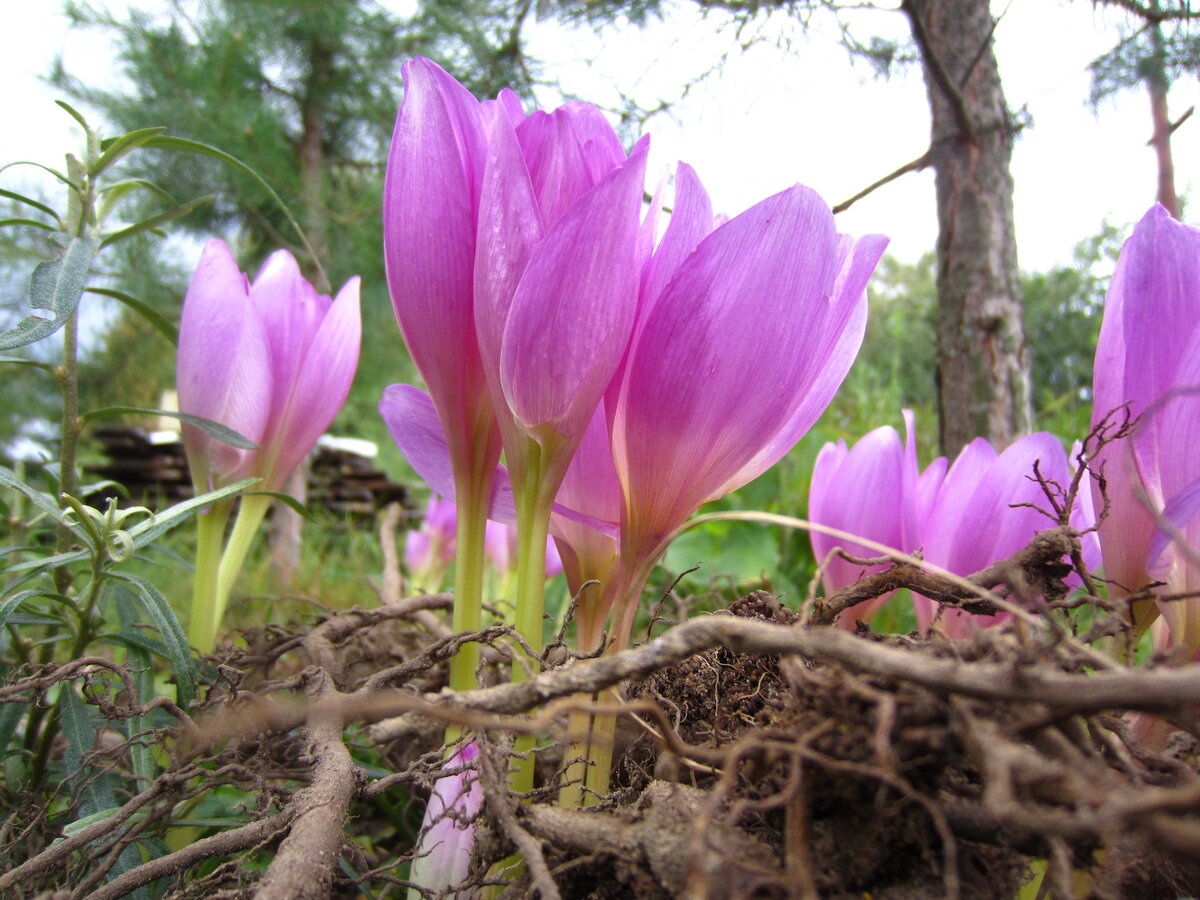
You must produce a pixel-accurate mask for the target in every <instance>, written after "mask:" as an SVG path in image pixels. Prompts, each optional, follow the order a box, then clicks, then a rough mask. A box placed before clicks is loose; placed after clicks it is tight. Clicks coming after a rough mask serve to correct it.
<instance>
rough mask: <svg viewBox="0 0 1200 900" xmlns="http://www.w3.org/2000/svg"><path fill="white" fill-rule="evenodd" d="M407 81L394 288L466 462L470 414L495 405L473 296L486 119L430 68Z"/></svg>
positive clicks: (388, 231) (416, 64) (399, 144)
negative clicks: (490, 402) (478, 405)
mask: <svg viewBox="0 0 1200 900" xmlns="http://www.w3.org/2000/svg"><path fill="white" fill-rule="evenodd" d="M403 73H404V80H405V95H404V103H403V105H402V106H401V107H400V113H399V116H398V117H397V120H396V130H395V132H394V134H393V136H392V148H391V155H390V156H389V159H388V169H387V179H386V182H385V185H384V196H383V233H384V255H385V261H386V263H387V274H388V287H389V289H390V291H391V295H392V305H393V307H394V308H395V311H396V319H397V321H398V322H399V323H400V329H401V331H402V332H403V333H404V339H405V342H406V343H407V345H408V349H409V352H410V354H411V355H412V358H413V361H414V363H416V366H417V368H418V369H419V370H420V372H421V374H422V376H423V378H424V379H425V383H426V384H427V385H428V387H429V392H430V394H431V396H432V397H433V398H434V400H435V402H436V403H437V405H438V408H439V409H440V410H441V411H442V413H443V415H444V416H445V417H446V419H447V421H448V422H449V423H450V425H449V427H450V428H451V430H452V432H453V433H452V435H451V442H452V443H453V444H454V445H455V446H456V447H457V446H458V445H460V444H461V445H463V452H466V450H465V447H466V445H467V444H469V442H470V440H471V434H472V429H473V428H474V422H475V419H474V410H473V409H470V408H468V407H470V406H471V405H473V404H474V403H475V402H476V401H477V398H479V397H480V396H486V381H485V379H484V377H483V372H482V367H481V363H480V361H479V349H478V345H477V342H476V336H475V320H474V294H473V289H474V260H475V228H476V221H477V216H478V204H479V193H480V185H481V182H482V176H483V162H484V155H485V152H486V144H485V141H484V135H483V129H482V122H481V118H482V116H481V112H480V108H479V104H478V102H477V101H476V100H475V98H474V97H472V96H471V95H470V93H468V92H467V90H466V89H465V88H464V87H463V86H462V85H460V84H459V83H458V82H456V81H455V80H454V79H453V78H451V77H450V76H449V75H447V74H446V73H445V72H444V71H442V69H440V68H439V67H438V66H436V65H435V64H434V63H432V62H430V61H429V60H427V59H414V60H411V61H410V62H408V63H406V64H405V66H404V70H403ZM451 360H453V361H454V364H453V365H450V364H448V362H449V361H451Z"/></svg>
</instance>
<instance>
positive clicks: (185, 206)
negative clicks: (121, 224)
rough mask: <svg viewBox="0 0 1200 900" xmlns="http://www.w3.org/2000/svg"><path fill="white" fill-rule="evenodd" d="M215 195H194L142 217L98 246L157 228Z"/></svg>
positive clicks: (109, 236)
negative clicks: (155, 214)
mask: <svg viewBox="0 0 1200 900" xmlns="http://www.w3.org/2000/svg"><path fill="white" fill-rule="evenodd" d="M214 196H215V195H213V194H205V195H204V196H203V197H196V198H195V199H193V200H188V201H187V202H186V203H181V204H179V205H178V206H176V207H175V208H174V209H168V210H167V211H166V212H164V213H159V214H158V215H157V216H151V217H150V218H148V219H143V220H142V221H140V222H138V223H137V224H135V225H130V226H129V227H128V228H122V229H121V230H120V231H117V232H114V233H113V234H110V235H108V236H107V237H105V238H104V240H103V241H101V242H100V247H101V248H104V247H108V246H111V245H112V244H115V243H117V242H118V241H123V240H125V238H128V237H133V236H134V235H135V234H141V233H142V232H143V231H150V230H151V229H154V228H157V227H158V226H159V225H166V224H167V223H168V222H173V221H175V220H176V219H178V218H180V217H181V216H186V215H187V214H188V213H190V212H191V211H192V210H193V209H195V208H196V207H198V206H202V205H204V204H205V203H211V202H212V201H213V198H214Z"/></svg>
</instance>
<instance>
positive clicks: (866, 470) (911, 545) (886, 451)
mask: <svg viewBox="0 0 1200 900" xmlns="http://www.w3.org/2000/svg"><path fill="white" fill-rule="evenodd" d="M904 421H905V425H906V426H907V439H906V440H905V442H904V443H903V444H902V443H901V442H900V435H899V434H898V433H897V432H896V429H895V428H893V427H892V426H890V425H885V426H883V427H881V428H876V429H875V430H874V431H870V432H868V433H867V434H866V435H864V436H863V437H862V438H861V439H860V440H859V441H858V442H857V443H856V444H855V445H854V446H853V447H851V448H847V447H846V442H845V441H843V440H840V439H839V440H838V441H837V442H836V443H827V444H825V446H823V447H822V448H821V452H820V453H818V454H817V460H816V463H815V464H814V466H813V474H812V484H811V487H810V488H809V494H808V518H809V519H810V520H811V521H812V522H813V523H815V524H818V525H825V526H828V527H830V528H835V529H837V530H839V531H842V532H846V533H848V534H852V535H857V536H860V537H863V538H866V539H868V540H871V541H873V542H875V543H876V544H882V545H883V546H884V547H888V548H891V549H893V550H898V551H900V552H901V553H912V552H913V551H914V550H917V549H919V548H920V546H921V529H920V525H921V518H920V515H921V510H920V503H919V497H918V482H919V473H918V470H917V449H916V445H915V443H914V440H913V417H912V412H911V411H910V410H905V411H904ZM810 537H811V540H812V548H813V554H814V555H815V556H816V559H817V565H818V566H820V567H821V581H822V583H823V584H824V586H825V593H826V595H827V596H828V595H830V594H832V593H833V592H835V591H837V590H840V589H841V588H844V587H848V586H849V585H851V584H853V583H854V582H856V581H858V580H859V579H860V578H862V577H863V576H865V575H869V574H871V573H873V572H878V571H881V570H882V569H884V568H886V565H885V564H881V565H875V566H863V565H860V564H858V563H852V562H850V561H849V560H847V559H845V558H843V557H842V556H841V555H839V554H838V553H836V552H835V551H836V550H837V549H839V548H840V549H841V550H842V551H844V552H845V553H848V554H850V555H852V556H857V557H860V558H872V557H877V556H880V555H881V554H880V551H879V550H878V549H877V548H874V547H865V546H863V545H861V544H857V543H854V542H853V541H850V540H847V539H845V538H841V537H835V536H833V535H829V534H826V533H824V532H822V531H819V530H815V529H814V530H813V531H811V532H810ZM890 596H891V594H890V593H888V594H884V595H882V596H879V597H876V598H875V599H873V600H870V601H867V602H864V603H859V604H857V605H856V606H853V607H851V608H849V609H847V610H845V611H844V612H843V613H842V614H841V615H840V616H839V617H838V624H839V625H840V626H841V627H842V628H845V629H848V630H852V629H853V628H854V624H855V622H857V621H860V620H862V621H869V620H870V619H871V617H872V616H873V615H874V614H875V613H876V612H877V611H878V610H879V608H880V607H881V606H883V604H884V603H886V602H887V600H888V598H889V597H890Z"/></svg>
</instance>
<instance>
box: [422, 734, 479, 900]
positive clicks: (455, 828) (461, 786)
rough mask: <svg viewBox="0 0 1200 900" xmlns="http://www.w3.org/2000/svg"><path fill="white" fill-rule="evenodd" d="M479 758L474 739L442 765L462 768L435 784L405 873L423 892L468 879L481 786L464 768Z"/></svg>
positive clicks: (449, 886) (446, 886)
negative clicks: (423, 889) (407, 870)
mask: <svg viewBox="0 0 1200 900" xmlns="http://www.w3.org/2000/svg"><path fill="white" fill-rule="evenodd" d="M478 758H479V748H478V747H477V746H475V742H474V741H467V742H466V743H464V744H462V745H461V746H460V747H459V748H458V749H457V750H455V751H454V753H452V754H451V755H450V757H449V758H448V759H447V760H446V762H445V764H444V766H443V768H446V769H461V771H459V772H456V773H455V774H453V775H445V776H443V777H441V778H439V779H438V780H437V781H436V782H435V783H434V786H433V793H432V794H430V797H429V804H428V805H427V806H426V807H425V818H424V820H423V821H422V823H421V838H420V840H419V841H418V842H417V847H416V850H415V851H414V856H413V863H412V869H411V870H410V872H409V876H408V877H409V880H410V881H412V882H413V883H414V884H418V885H420V886H421V887H423V888H425V890H426V891H432V892H433V893H435V894H436V893H437V892H439V891H446V890H448V889H450V888H453V887H455V886H456V885H459V884H462V883H463V882H464V881H465V880H466V878H467V873H468V871H469V870H470V866H471V849H472V847H474V845H475V826H474V824H473V823H472V820H473V819H474V817H475V816H477V815H478V814H479V808H480V807H481V806H482V805H483V786H482V785H480V784H479V776H478V773H477V772H476V771H475V770H474V769H469V768H465V767H466V766H469V765H470V763H472V762H473V761H475V760H476V759H478ZM421 896H424V895H423V894H421V892H420V891H414V890H410V891H409V897H410V898H415V897H421Z"/></svg>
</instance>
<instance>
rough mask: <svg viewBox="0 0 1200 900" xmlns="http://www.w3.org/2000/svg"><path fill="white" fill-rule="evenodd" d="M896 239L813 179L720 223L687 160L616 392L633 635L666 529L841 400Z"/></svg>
mask: <svg viewBox="0 0 1200 900" xmlns="http://www.w3.org/2000/svg"><path fill="white" fill-rule="evenodd" d="M886 245H887V239H886V238H883V237H879V236H869V237H865V238H861V239H858V240H855V239H853V238H851V237H848V236H846V235H840V234H838V232H837V228H836V227H835V224H834V221H833V215H832V213H831V212H830V210H829V207H828V206H827V205H826V204H825V203H824V201H823V200H821V198H820V197H819V196H817V194H816V193H815V192H813V191H812V190H810V189H809V188H806V187H803V186H801V185H795V186H793V187H791V188H788V189H787V190H785V191H782V192H781V193H779V194H776V195H775V196H773V197H770V198H768V199H766V200H764V201H762V202H761V203H759V204H757V205H756V206H753V207H751V208H750V209H749V210H747V211H746V212H744V213H742V214H741V215H738V216H735V217H733V218H732V219H729V220H728V221H719V220H717V219H716V218H715V217H714V216H713V213H712V208H711V204H710V203H709V199H708V195H707V193H706V192H705V190H704V187H703V185H702V184H701V183H700V180H699V179H698V178H697V177H696V175H695V173H694V172H693V171H692V170H691V168H690V167H688V166H686V165H683V164H681V165H680V166H679V171H678V174H677V176H676V203H675V209H674V211H673V213H672V217H671V222H670V224H669V226H668V228H667V231H666V233H665V235H664V237H663V240H662V241H661V243H660V244H659V245H658V247H657V248H656V249H655V251H654V255H653V257H652V258H651V260H650V261H649V262H648V264H647V266H648V268H647V269H646V270H645V272H644V273H643V278H642V290H641V296H640V298H639V309H638V320H637V324H636V326H635V331H634V336H633V340H632V342H631V345H630V348H629V351H628V355H627V358H626V361H625V363H624V367H623V369H622V372H621V373H620V380H619V383H618V384H616V385H614V387H613V388H612V389H610V394H609V396H610V398H612V400H613V407H612V412H611V437H612V447H613V461H614V464H615V467H616V472H617V476H618V479H619V481H620V484H621V487H622V492H623V501H624V502H623V507H624V508H623V513H622V521H621V535H620V545H621V554H622V567H623V569H624V571H625V573H626V577H627V578H628V579H629V583H628V585H627V588H628V590H627V592H626V596H625V597H624V599H623V600H622V601H621V602H622V604H623V608H622V609H621V610H620V611H619V613H618V617H617V624H616V627H615V632H616V635H617V642H618V644H621V643H623V642H624V641H625V640H627V637H628V633H629V627H630V626H631V625H632V620H633V614H634V611H635V609H636V600H637V596H638V594H640V589H641V585H642V584H644V582H645V576H646V575H647V574H648V572H649V567H650V566H652V565H653V564H654V562H655V561H656V560H657V559H658V557H659V556H660V555H661V553H662V552H663V551H664V550H665V544H664V541H665V539H667V537H668V536H669V535H671V533H672V532H673V531H674V530H675V529H676V528H678V527H679V526H680V525H682V524H683V522H684V521H685V520H686V519H687V518H688V517H689V516H690V515H691V514H692V513H693V512H695V510H696V509H697V508H698V507H699V506H700V505H701V504H703V503H705V502H707V501H709V500H713V499H716V498H717V497H720V496H722V495H723V494H725V493H728V492H729V491H731V490H734V489H735V488H737V487H740V486H741V485H743V484H745V483H746V482H748V481H750V480H751V479H753V478H755V477H757V476H758V475H760V474H761V473H762V472H764V471H766V469H767V468H769V467H770V466H771V465H773V464H774V463H775V462H777V461H778V460H779V458H780V457H782V456H783V455H784V454H785V453H786V452H787V451H788V450H790V449H791V447H792V446H793V445H794V444H795V442H796V441H797V440H799V438H800V437H801V436H803V434H804V433H805V432H806V431H807V430H808V429H809V428H810V427H811V425H812V423H813V422H814V421H816V418H817V417H818V416H819V415H820V414H821V412H822V411H823V410H824V408H825V406H826V405H827V404H828V403H829V400H830V399H832V396H833V393H834V391H835V390H836V388H837V386H838V385H839V384H840V383H841V380H842V378H844V377H845V374H846V372H847V370H848V369H849V367H850V364H851V362H853V360H854V357H855V355H856V354H857V353H858V348H859V345H860V344H861V342H862V336H863V331H864V329H865V324H866V283H867V279H868V278H869V277H870V275H871V272H872V271H873V270H874V268H875V265H876V263H877V262H878V261H879V258H880V256H881V255H882V253H883V250H884V247H885V246H886Z"/></svg>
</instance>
